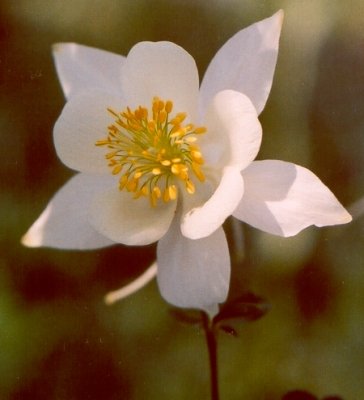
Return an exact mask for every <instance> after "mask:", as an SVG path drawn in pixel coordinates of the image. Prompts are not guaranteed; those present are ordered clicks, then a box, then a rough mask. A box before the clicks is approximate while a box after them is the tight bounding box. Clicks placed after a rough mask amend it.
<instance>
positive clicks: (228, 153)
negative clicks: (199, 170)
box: [199, 90, 262, 170]
mask: <svg viewBox="0 0 364 400" xmlns="http://www.w3.org/2000/svg"><path fill="white" fill-rule="evenodd" d="M205 123H206V126H207V133H206V134H205V135H202V137H201V140H200V142H199V143H200V145H201V150H202V151H203V155H204V158H205V160H206V163H207V164H208V163H211V164H212V165H215V166H216V165H217V164H220V165H234V166H237V167H238V168H240V170H242V169H243V168H245V167H246V166H248V165H249V164H250V163H251V162H252V161H253V160H254V159H255V157H256V156H257V154H258V151H259V148H260V144H261V141H262V127H261V125H260V122H259V120H258V116H257V112H256V110H255V108H254V106H253V104H252V102H251V101H250V100H249V98H248V97H246V96H245V95H244V94H242V93H239V92H235V91H233V90H224V91H222V92H219V93H218V94H217V95H216V96H215V97H214V99H213V101H212V102H211V104H210V106H209V109H208V111H207V114H206V121H205ZM224 147H225V149H224ZM219 149H220V152H219ZM218 154H220V159H218V158H217V155H218Z"/></svg>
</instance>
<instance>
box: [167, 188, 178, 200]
mask: <svg viewBox="0 0 364 400" xmlns="http://www.w3.org/2000/svg"><path fill="white" fill-rule="evenodd" d="M168 192H169V198H170V199H171V200H176V198H177V193H178V192H177V186H176V185H170V186H168Z"/></svg>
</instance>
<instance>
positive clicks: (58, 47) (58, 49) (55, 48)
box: [52, 42, 75, 54]
mask: <svg viewBox="0 0 364 400" xmlns="http://www.w3.org/2000/svg"><path fill="white" fill-rule="evenodd" d="M74 44H75V43H65V42H59V43H53V44H52V53H53V54H55V53H60V52H61V51H62V50H63V49H64V48H65V46H69V45H74Z"/></svg>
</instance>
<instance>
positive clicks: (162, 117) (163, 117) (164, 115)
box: [158, 110, 167, 124]
mask: <svg viewBox="0 0 364 400" xmlns="http://www.w3.org/2000/svg"><path fill="white" fill-rule="evenodd" d="M166 119H167V113H166V112H165V111H164V110H162V111H161V112H160V113H159V116H158V121H159V122H160V123H161V124H163V122H164V121H165V120H166Z"/></svg>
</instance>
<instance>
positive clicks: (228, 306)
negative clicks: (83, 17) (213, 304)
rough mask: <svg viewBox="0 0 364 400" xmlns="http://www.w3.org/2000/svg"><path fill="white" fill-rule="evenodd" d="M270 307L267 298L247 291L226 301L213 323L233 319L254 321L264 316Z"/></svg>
mask: <svg viewBox="0 0 364 400" xmlns="http://www.w3.org/2000/svg"><path fill="white" fill-rule="evenodd" d="M269 309H270V305H269V304H268V303H267V302H266V300H264V299H263V298H262V297H259V296H257V295H255V294H254V293H250V292H247V293H245V294H243V295H242V296H239V297H238V298H236V299H234V300H231V301H229V302H227V303H225V304H224V305H223V306H222V307H221V309H220V312H219V313H218V314H217V315H216V316H215V317H214V320H213V323H214V324H215V325H216V324H220V323H221V322H222V321H226V320H231V319H234V320H243V321H245V322H252V321H256V320H257V319H259V318H261V317H263V315H265V314H266V313H267V312H268V311H269Z"/></svg>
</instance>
